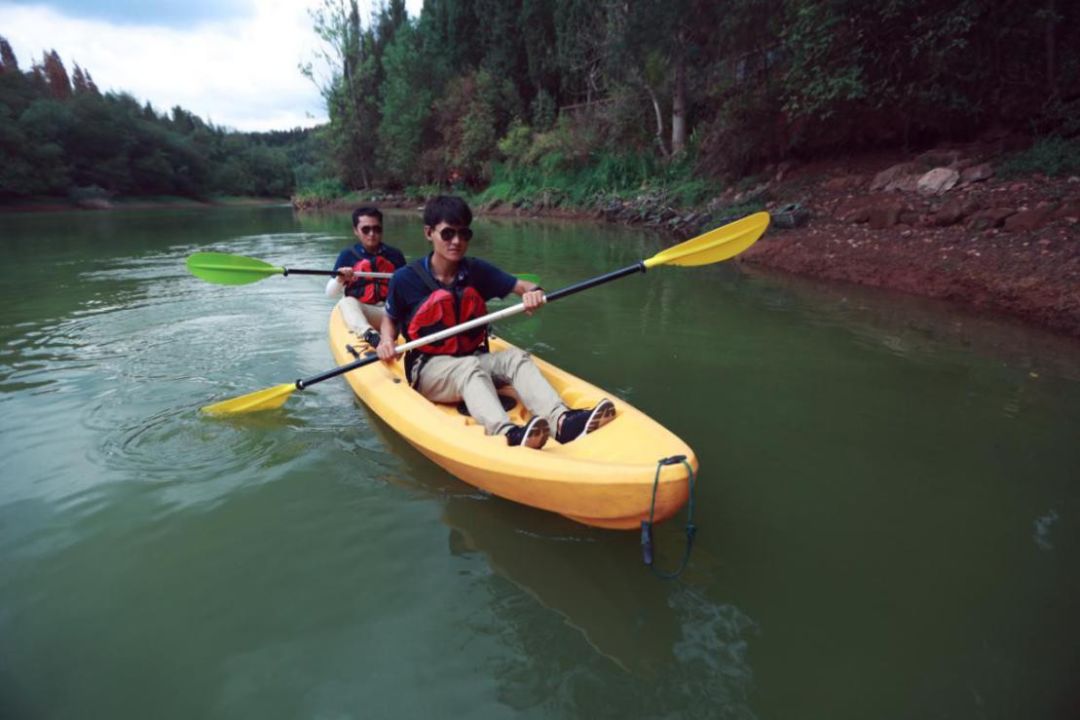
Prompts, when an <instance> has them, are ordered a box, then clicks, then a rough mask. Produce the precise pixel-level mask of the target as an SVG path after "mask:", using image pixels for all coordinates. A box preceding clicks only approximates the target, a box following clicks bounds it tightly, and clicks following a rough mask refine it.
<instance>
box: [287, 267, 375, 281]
mask: <svg viewBox="0 0 1080 720" xmlns="http://www.w3.org/2000/svg"><path fill="white" fill-rule="evenodd" d="M281 274H282V275H284V276H286V277H288V276H289V275H322V276H323V277H326V276H334V275H337V273H336V272H331V271H327V270H297V269H295V268H288V267H283V268H281ZM353 275H355V276H357V277H366V278H390V277H393V275H394V273H381V272H359V271H353Z"/></svg>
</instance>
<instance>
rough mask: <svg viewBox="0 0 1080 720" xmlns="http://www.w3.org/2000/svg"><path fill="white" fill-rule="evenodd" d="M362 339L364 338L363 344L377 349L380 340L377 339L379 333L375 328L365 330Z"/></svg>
mask: <svg viewBox="0 0 1080 720" xmlns="http://www.w3.org/2000/svg"><path fill="white" fill-rule="evenodd" d="M362 337H363V338H364V342H366V343H367V344H368V345H370V346H371V347H378V346H379V340H381V339H382V338H380V337H379V331H378V330H376V329H375V328H368V329H367V330H365V331H364V334H363V336H362Z"/></svg>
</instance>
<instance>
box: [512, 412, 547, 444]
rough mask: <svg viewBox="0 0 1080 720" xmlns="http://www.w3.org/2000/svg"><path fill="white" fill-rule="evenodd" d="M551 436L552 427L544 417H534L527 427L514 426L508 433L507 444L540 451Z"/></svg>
mask: <svg viewBox="0 0 1080 720" xmlns="http://www.w3.org/2000/svg"><path fill="white" fill-rule="evenodd" d="M550 436H551V426H550V425H548V421H547V420H545V419H544V418H542V417H534V418H533V419H532V420H530V421H529V422H528V424H526V425H514V426H513V427H512V428H510V429H509V430H507V431H506V444H507V445H510V446H513V447H518V446H524V447H527V448H532V449H533V450H539V449H540V448H542V447H544V443H546V442H547V441H548V437H550Z"/></svg>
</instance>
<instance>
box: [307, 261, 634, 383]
mask: <svg viewBox="0 0 1080 720" xmlns="http://www.w3.org/2000/svg"><path fill="white" fill-rule="evenodd" d="M645 270H646V268H645V263H643V262H639V263H635V264H633V265H630V266H629V267H624V268H623V269H622V270H614V271H612V272H609V273H607V274H606V275H600V276H598V277H594V278H591V279H589V280H582V281H581V282H579V283H576V284H574V285H568V286H567V287H564V288H561V289H559V290H556V291H555V292H552V293H545V295H544V297H545V298H546V299H547V302H554V301H555V300H558V299H560V298H564V297H567V296H568V295H573V294H574V293H579V292H581V291H582V290H588V289H589V288H592V287H596V286H597V285H603V284H604V283H606V282H611V281H612V280H618V279H619V278H621V277H626V276H627V275H633V274H634V273H639V272H645ZM287 272H294V273H295V272H303V273H309V274H310V273H316V274H320V275H321V274H323V273H319V272H318V271H316V270H289V271H287ZM378 359H379V356H378V355H376V354H375V353H369V354H367V355H365V356H364V357H362V358H360V359H358V360H354V361H352V362H351V363H349V364H347V365H341V366H339V367H336V368H334V369H333V370H328V371H326V372H324V373H321V374H319V375H312V376H311V377H309V378H303V379H301V380H297V381H296V389H297V390H303V389H304V388H306V387H307V386H308V385H314V384H315V383H319V382H322V381H323V380H329V379H330V378H332V377H337V376H338V375H344V374H345V373H347V372H349V371H350V370H356V369H357V368H362V367H364V366H365V365H370V364H371V363H373V362H376V361H377V360H378Z"/></svg>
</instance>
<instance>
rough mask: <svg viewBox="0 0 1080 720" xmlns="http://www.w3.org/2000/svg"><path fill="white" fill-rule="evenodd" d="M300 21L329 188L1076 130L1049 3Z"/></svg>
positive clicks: (674, 172)
mask: <svg viewBox="0 0 1080 720" xmlns="http://www.w3.org/2000/svg"><path fill="white" fill-rule="evenodd" d="M313 18H314V24H315V28H316V30H317V32H318V33H319V35H320V37H321V38H322V39H323V41H324V45H323V48H324V53H323V55H324V57H323V58H322V59H323V60H325V61H326V64H327V65H328V66H330V67H332V68H334V72H333V73H332V74H331V75H330V76H329V77H326V78H323V79H322V81H321V88H322V91H323V94H324V96H325V98H326V100H327V107H328V110H329V115H330V119H331V123H330V127H329V128H328V131H327V133H326V143H327V148H328V149H329V150H330V156H329V157H330V158H334V159H335V162H336V180H337V181H340V183H341V184H342V185H344V186H345V187H348V188H366V187H372V186H383V187H394V186H398V187H400V186H407V185H423V184H446V183H451V184H457V185H458V186H459V187H465V186H468V187H471V188H473V189H478V188H484V187H488V191H489V193H492V192H495V193H496V194H497V192H498V190H499V189H500V188H504V189H506V188H511V187H513V188H517V189H519V190H520V189H522V188H530V187H531V188H532V189H533V190H534V191H535V190H539V189H540V188H544V187H555V188H557V189H562V190H564V191H565V192H564V195H565V194H566V193H569V194H571V195H573V194H575V193H595V192H597V191H603V190H605V189H609V190H618V189H619V188H624V187H625V188H628V187H640V186H641V185H642V183H643V182H645V183H648V182H661V183H662V182H668V183H674V184H679V183H681V184H682V186H683V187H684V188H689V192H690V194H691V195H692V194H693V188H694V187H700V186H701V184H702V183H707V182H709V181H715V180H717V179H721V178H726V179H729V180H730V179H732V178H737V177H740V176H743V175H745V174H747V173H750V172H753V171H754V170H755V169H760V168H761V167H762V166H764V165H767V164H770V163H776V162H779V161H782V160H784V159H788V158H800V157H807V156H812V155H815V154H822V153H833V152H837V151H841V150H842V151H849V150H851V149H858V148H880V147H890V146H891V147H901V146H906V147H914V146H920V145H927V144H930V143H933V142H938V141H942V140H956V139H970V138H973V137H976V136H977V135H978V134H979V133H980V132H983V131H984V130H986V129H988V128H996V129H999V130H1000V129H1005V130H1011V131H1022V132H1024V133H1026V134H1028V135H1032V136H1039V135H1044V136H1052V135H1062V136H1064V137H1072V136H1075V135H1076V134H1077V133H1078V132H1080V119H1078V118H1080V59H1078V51H1077V48H1080V4H1077V3H1066V2H1062V1H1061V0H1038V1H1037V2H1035V1H1033V2H1026V1H1021V0H949V1H948V2H946V1H944V0H880V1H878V2H863V1H862V0H728V1H727V2H715V1H714V0H425V2H424V5H423V9H422V11H421V14H420V16H419V18H410V17H408V16H407V14H406V12H405V3H404V0H389V2H387V3H385V4H383V5H382V6H381V7H380V9H379V10H377V11H376V12H375V14H374V17H373V18H371V20H370V21H369V22H362V19H361V18H360V16H359V13H358V8H357V3H356V0H324V2H323V5H322V6H321V8H320V10H319V11H317V12H315V13H313ZM307 71H308V72H309V74H313V73H312V70H311V68H310V67H309V68H307ZM571 199H573V198H572V197H571Z"/></svg>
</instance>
